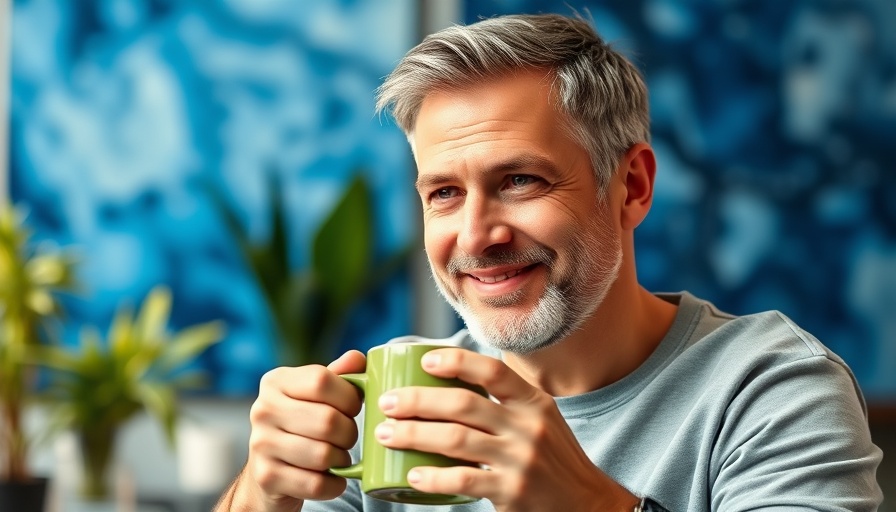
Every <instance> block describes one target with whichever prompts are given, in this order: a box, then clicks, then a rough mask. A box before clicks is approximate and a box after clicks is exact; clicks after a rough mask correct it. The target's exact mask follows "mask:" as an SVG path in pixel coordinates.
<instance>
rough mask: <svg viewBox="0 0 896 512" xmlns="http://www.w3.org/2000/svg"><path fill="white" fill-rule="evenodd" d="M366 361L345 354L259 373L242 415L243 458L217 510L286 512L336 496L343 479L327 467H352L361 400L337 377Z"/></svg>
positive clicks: (361, 367)
mask: <svg viewBox="0 0 896 512" xmlns="http://www.w3.org/2000/svg"><path fill="white" fill-rule="evenodd" d="M366 364H367V363H366V360H365V359H364V355H363V354H361V353H360V352H357V351H351V352H347V353H346V354H344V355H343V356H342V357H340V358H339V359H337V360H336V361H334V362H333V363H331V364H330V365H329V366H327V367H326V368H325V367H323V366H319V365H310V366H303V367H299V368H277V369H275V370H272V371H270V372H268V373H267V374H265V376H264V377H263V378H262V379H261V385H260V388H259V393H258V399H257V400H256V401H255V403H254V404H253V405H252V410H251V413H250V416H249V418H250V421H251V424H252V434H251V436H250V439H249V460H248V462H247V463H246V467H245V468H244V469H243V472H242V473H241V474H240V476H239V477H238V479H237V481H236V482H235V483H234V484H233V487H232V488H231V489H230V491H229V492H228V493H227V495H225V498H224V499H223V500H222V503H221V504H219V506H218V510H220V511H225V510H228V511H230V510H232V511H243V510H246V511H249V510H251V511H253V512H261V511H265V512H287V511H288V512H293V511H296V510H299V509H301V507H302V503H303V500H305V499H314V500H326V499H332V498H335V497H337V496H339V495H340V494H342V492H343V491H345V486H346V481H345V479H344V478H340V477H337V476H334V475H331V474H329V473H328V472H327V470H328V469H329V468H332V467H340V466H348V465H349V464H351V458H350V457H349V454H348V449H349V448H351V447H352V446H353V445H354V444H355V441H356V440H357V438H358V429H357V426H356V425H355V420H354V416H356V415H357V414H358V413H359V412H360V410H361V398H360V395H359V393H358V391H357V389H355V387H354V386H352V385H351V384H349V383H348V382H346V381H345V380H343V379H341V378H340V377H339V376H338V375H339V374H343V373H357V372H363V371H364V368H365V366H366ZM228 498H229V499H228ZM228 502H229V504H228Z"/></svg>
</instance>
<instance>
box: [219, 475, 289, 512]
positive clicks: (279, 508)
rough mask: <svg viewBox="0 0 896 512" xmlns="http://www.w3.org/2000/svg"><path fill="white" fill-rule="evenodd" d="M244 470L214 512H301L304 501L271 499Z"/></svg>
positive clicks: (287, 498) (286, 497) (282, 497)
mask: <svg viewBox="0 0 896 512" xmlns="http://www.w3.org/2000/svg"><path fill="white" fill-rule="evenodd" d="M247 471H248V467H246V468H243V471H242V472H240V474H239V476H237V477H236V480H234V482H233V485H231V486H230V490H229V491H228V492H227V494H225V495H224V497H223V498H222V499H221V501H220V502H219V503H218V505H217V506H216V508H215V509H214V512H299V511H300V510H302V505H303V504H304V501H303V500H300V499H298V498H293V497H290V496H281V497H277V498H272V497H269V496H267V495H266V494H265V492H264V490H262V489H261V487H259V486H258V484H257V482H255V480H253V479H252V478H251V477H250V476H249V475H247V474H246V472H247Z"/></svg>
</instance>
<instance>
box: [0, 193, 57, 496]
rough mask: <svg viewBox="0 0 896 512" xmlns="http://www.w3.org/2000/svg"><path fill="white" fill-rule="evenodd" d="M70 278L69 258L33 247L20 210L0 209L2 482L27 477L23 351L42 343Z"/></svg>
mask: <svg viewBox="0 0 896 512" xmlns="http://www.w3.org/2000/svg"><path fill="white" fill-rule="evenodd" d="M73 275H74V258H73V256H72V255H71V254H69V253H67V252H65V251H63V250H61V249H59V248H57V247H55V246H51V245H49V244H43V245H35V244H34V243H33V240H32V238H31V233H30V232H29V230H28V229H27V228H26V227H25V225H24V215H23V214H22V212H21V210H17V209H15V208H13V207H12V206H10V205H4V206H2V207H0V276H2V278H0V407H2V410H0V421H2V423H0V440H2V448H3V450H4V453H5V459H4V464H3V468H2V472H0V480H8V481H13V482H25V481H27V480H29V478H30V473H29V471H28V468H27V460H28V451H29V438H28V437H27V436H26V433H25V431H24V429H23V425H22V414H23V412H24V409H25V406H26V405H27V403H28V400H29V398H30V396H31V391H32V386H31V384H32V382H31V381H32V380H33V379H32V373H33V372H30V371H29V370H28V368H27V366H26V357H27V354H26V353H27V351H28V349H29V347H31V346H33V345H35V344H38V343H40V342H41V341H45V338H46V337H47V333H48V328H49V327H50V326H49V324H50V323H51V322H52V321H54V320H56V319H58V318H59V317H60V315H61V308H60V307H59V303H58V301H57V300H56V294H57V293H58V292H63V291H72V290H73V289H74V277H73ZM0 455H2V454H0Z"/></svg>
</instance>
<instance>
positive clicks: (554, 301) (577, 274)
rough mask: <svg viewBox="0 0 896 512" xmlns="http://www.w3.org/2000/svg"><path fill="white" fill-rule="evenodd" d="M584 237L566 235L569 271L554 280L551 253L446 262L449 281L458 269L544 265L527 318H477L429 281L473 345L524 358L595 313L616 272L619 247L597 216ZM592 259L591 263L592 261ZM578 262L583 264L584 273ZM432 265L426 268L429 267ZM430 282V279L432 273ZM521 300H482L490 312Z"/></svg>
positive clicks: (539, 250) (438, 283)
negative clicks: (542, 282) (543, 283)
mask: <svg viewBox="0 0 896 512" xmlns="http://www.w3.org/2000/svg"><path fill="white" fill-rule="evenodd" d="M590 227H591V228H592V229H589V230H587V231H586V233H587V235H586V236H584V237H582V236H581V235H578V237H576V235H572V236H573V237H574V238H573V240H574V242H573V245H572V248H571V254H570V259H569V261H570V264H571V265H574V266H573V267H570V268H569V269H568V270H567V272H566V273H564V274H562V275H559V276H554V275H553V274H554V272H556V271H557V270H556V265H555V259H556V253H554V252H553V251H550V250H549V249H547V248H545V247H536V248H534V249H530V250H528V251H523V252H514V253H509V252H505V253H500V254H496V255H492V256H488V257H484V258H473V257H470V256H466V257H458V258H453V259H452V260H451V261H449V263H448V266H447V270H448V273H449V275H452V276H454V275H456V274H457V273H458V272H459V270H460V269H462V268H467V269H469V268H484V267H489V266H493V265H494V266H496V265H502V264H519V263H531V264H544V265H546V266H547V267H548V277H549V279H550V278H551V277H553V278H554V279H553V280H551V281H550V282H549V283H548V285H547V287H546V288H545V291H544V294H543V295H542V296H541V297H540V298H539V300H538V303H537V304H536V305H535V307H534V308H533V310H532V311H531V312H528V313H526V314H521V315H516V316H509V315H505V316H504V317H496V316H492V317H491V318H490V319H489V318H485V315H477V314H476V313H474V312H473V309H472V308H471V307H470V306H469V304H468V303H467V302H466V300H465V299H464V298H463V297H461V296H459V295H455V294H454V293H452V292H451V291H450V290H449V289H448V288H447V286H446V285H445V283H443V282H441V280H440V279H438V278H437V277H436V278H435V282H436V286H437V287H438V289H439V292H440V293H441V294H442V296H443V297H445V300H447V301H448V303H449V304H451V306H452V307H453V308H454V310H455V311H457V313H458V314H459V315H460V316H461V318H463V320H464V322H465V323H466V325H467V329H468V330H469V332H470V336H471V337H472V338H473V339H474V340H476V341H477V342H479V343H484V344H487V345H490V346H492V347H494V348H496V349H498V350H501V351H506V352H511V353H514V354H519V355H525V354H530V353H533V352H535V351H537V350H540V349H543V348H546V347H549V346H551V345H554V344H556V343H558V342H559V341H561V340H563V339H564V338H566V337H567V336H569V335H570V334H572V333H573V332H574V331H576V330H577V329H579V328H580V327H581V326H582V324H583V323H584V322H585V321H586V320H587V319H588V318H589V317H590V316H591V315H592V314H594V312H595V311H596V310H597V308H598V307H599V306H600V304H601V303H602V302H603V301H604V299H605V298H606V296H607V294H608V293H609V291H610V288H611V287H612V286H613V283H614V282H615V281H616V279H617V278H618V276H619V269H620V268H621V267H622V245H621V241H620V240H619V239H618V237H616V236H615V235H614V234H613V232H612V230H611V229H610V228H609V226H607V225H606V221H605V220H604V217H603V216H602V215H597V216H596V220H595V222H594V223H593V224H592V226H590ZM607 243H612V244H613V247H612V250H609V251H608V250H606V249H605V250H604V251H603V252H602V251H601V248H602V247H601V245H604V244H607ZM595 258H597V259H596V260H595ZM581 262H589V263H590V265H588V266H587V267H584V266H582V264H581ZM431 264H432V263H431V262H430V265H431ZM433 276H434V277H435V276H436V274H435V272H433ZM522 299H523V292H522V291H520V292H518V293H511V294H507V295H504V296H501V297H495V298H488V299H484V300H483V302H484V303H485V304H487V305H488V306H490V307H493V308H501V307H507V306H512V305H514V304H517V303H519V302H520V301H521V300H522ZM490 316H491V315H490Z"/></svg>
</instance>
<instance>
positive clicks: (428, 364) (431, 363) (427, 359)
mask: <svg viewBox="0 0 896 512" xmlns="http://www.w3.org/2000/svg"><path fill="white" fill-rule="evenodd" d="M421 362H422V363H423V367H424V368H435V367H436V366H439V363H441V362H442V356H441V354H433V353H426V354H424V355H423V359H422V360H421Z"/></svg>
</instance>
